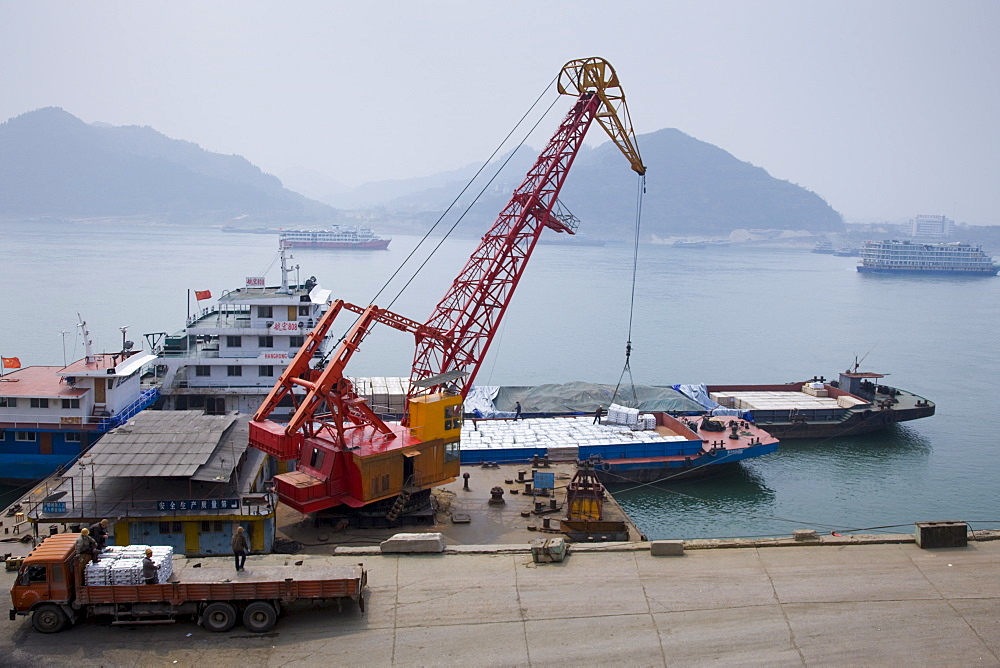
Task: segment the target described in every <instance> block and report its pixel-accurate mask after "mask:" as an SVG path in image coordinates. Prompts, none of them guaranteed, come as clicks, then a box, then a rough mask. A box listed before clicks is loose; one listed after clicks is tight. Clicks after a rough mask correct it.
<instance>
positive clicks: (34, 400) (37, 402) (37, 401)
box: [31, 397, 49, 408]
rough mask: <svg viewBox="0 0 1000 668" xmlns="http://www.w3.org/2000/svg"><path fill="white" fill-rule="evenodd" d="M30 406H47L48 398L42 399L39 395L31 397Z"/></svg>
mask: <svg viewBox="0 0 1000 668" xmlns="http://www.w3.org/2000/svg"><path fill="white" fill-rule="evenodd" d="M31 407H32V408H48V407H49V400H48V399H42V398H40V397H31Z"/></svg>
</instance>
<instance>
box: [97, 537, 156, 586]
mask: <svg viewBox="0 0 1000 668" xmlns="http://www.w3.org/2000/svg"><path fill="white" fill-rule="evenodd" d="M147 549H151V550H152V551H153V556H152V559H153V563H154V564H156V565H157V566H159V567H160V568H159V570H158V571H157V572H156V575H157V581H158V582H159V583H160V584H163V583H165V582H168V581H169V580H170V576H171V575H173V573H174V548H173V547H170V546H169V545H153V546H149V545H127V546H118V545H113V546H111V547H109V548H107V549H106V550H105V551H104V552H103V553H102V554H101V560H100V561H99V562H98V563H96V564H88V565H87V568H86V570H85V571H84V583H85V584H86V585H87V586H92V585H93V586H99V585H139V584H145V579H144V578H143V577H142V560H143V557H145V556H146V550H147Z"/></svg>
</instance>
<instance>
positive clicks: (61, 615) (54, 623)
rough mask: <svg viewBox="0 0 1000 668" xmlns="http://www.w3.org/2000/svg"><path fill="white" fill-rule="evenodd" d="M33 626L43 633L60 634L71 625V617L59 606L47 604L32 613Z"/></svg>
mask: <svg viewBox="0 0 1000 668" xmlns="http://www.w3.org/2000/svg"><path fill="white" fill-rule="evenodd" d="M31 625H32V626H34V627H35V630H36V631H39V632H41V633H59V632H60V631H62V630H63V629H64V628H66V627H67V626H68V625H69V617H67V616H66V613H65V612H63V611H62V608H60V607H59V606H58V605H54V604H52V603H46V604H44V605H40V606H38V607H37V608H35V611H34V612H33V613H31Z"/></svg>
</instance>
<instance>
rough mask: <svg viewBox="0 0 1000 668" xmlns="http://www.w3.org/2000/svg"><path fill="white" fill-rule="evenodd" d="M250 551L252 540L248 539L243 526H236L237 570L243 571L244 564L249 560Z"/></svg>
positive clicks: (234, 537) (234, 545) (234, 542)
mask: <svg viewBox="0 0 1000 668" xmlns="http://www.w3.org/2000/svg"><path fill="white" fill-rule="evenodd" d="M249 552H250V541H248V540H247V535H246V533H244V532H243V527H236V533H234V534H233V556H234V557H235V558H236V570H238V571H242V570H243V565H244V564H245V563H246V562H247V554H248V553H249Z"/></svg>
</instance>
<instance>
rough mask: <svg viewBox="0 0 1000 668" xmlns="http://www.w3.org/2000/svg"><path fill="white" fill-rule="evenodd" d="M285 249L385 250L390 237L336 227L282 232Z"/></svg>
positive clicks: (364, 230)
mask: <svg viewBox="0 0 1000 668" xmlns="http://www.w3.org/2000/svg"><path fill="white" fill-rule="evenodd" d="M279 239H280V240H281V245H282V246H283V247H284V248H346V249H355V250H358V249H361V250H364V249H369V250H385V249H387V248H388V247H389V242H390V241H392V239H391V238H390V237H380V236H378V235H377V234H375V233H374V232H373V231H372V229H371V228H370V227H354V226H341V225H334V226H332V227H330V228H327V229H325V230H282V231H281V232H280V235H279Z"/></svg>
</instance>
